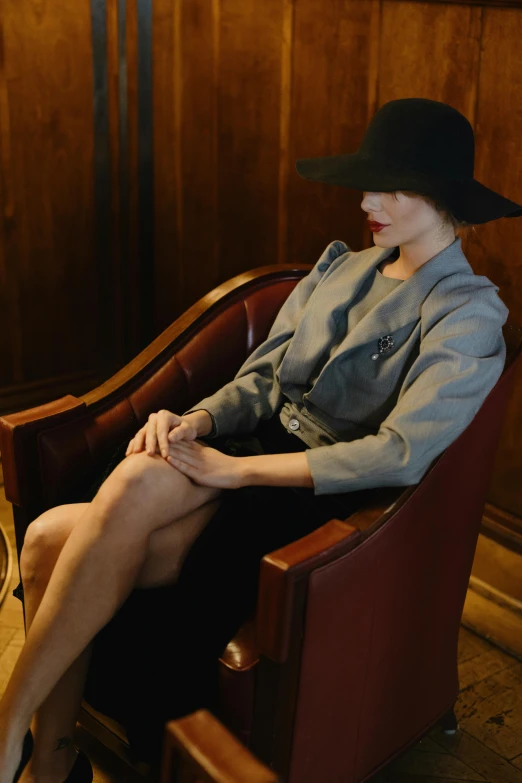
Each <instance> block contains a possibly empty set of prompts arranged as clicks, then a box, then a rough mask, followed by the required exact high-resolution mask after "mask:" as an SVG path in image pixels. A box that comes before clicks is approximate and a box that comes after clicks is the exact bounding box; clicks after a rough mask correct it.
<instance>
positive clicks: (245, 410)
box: [183, 241, 352, 438]
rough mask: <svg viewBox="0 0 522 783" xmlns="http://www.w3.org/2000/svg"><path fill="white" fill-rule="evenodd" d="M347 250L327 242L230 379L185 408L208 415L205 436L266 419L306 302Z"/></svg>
mask: <svg viewBox="0 0 522 783" xmlns="http://www.w3.org/2000/svg"><path fill="white" fill-rule="evenodd" d="M347 252H352V251H349V249H348V247H347V246H346V245H345V244H344V242H339V241H336V242H331V243H330V244H329V245H328V247H327V248H326V249H325V250H324V252H323V253H322V255H321V257H320V258H319V260H318V261H317V263H316V264H315V266H314V267H313V268H312V269H311V270H310V272H309V274H308V275H306V277H303V278H302V280H300V281H299V282H298V283H297V285H296V286H295V287H294V288H293V290H292V291H291V293H290V295H289V296H288V298H287V299H286V301H285V302H284V304H283V306H282V307H281V309H280V310H279V312H278V314H277V316H276V318H275V320H274V322H273V324H272V327H271V329H270V331H269V333H268V337H267V339H266V340H265V341H264V342H263V343H261V345H259V346H258V347H257V348H256V349H255V350H254V351H253V352H252V353H251V354H250V356H249V357H248V358H247V359H246V361H245V362H244V363H243V364H242V366H241V367H240V368H239V370H238V372H237V373H236V375H235V377H234V379H233V380H232V381H230V383H227V384H226V385H225V386H223V387H222V388H221V389H219V390H218V391H217V392H215V394H213V395H211V396H210V397H205V398H204V399H202V400H200V402H199V403H198V404H197V405H194V407H192V408H190V409H189V410H187V411H185V413H184V414H183V415H184V416H185V415H186V414H187V413H191V412H192V411H196V410H201V409H203V410H206V411H207V412H208V413H209V414H210V415H211V417H212V421H213V429H212V431H211V432H210V433H209V434H208V435H207V436H206V437H207V438H208V437H210V438H213V437H217V436H218V435H228V434H233V433H236V432H252V431H253V430H254V429H255V427H256V425H257V422H258V421H259V420H260V419H268V418H270V417H271V416H273V414H274V413H275V411H276V410H278V408H279V407H280V406H281V405H282V403H283V402H284V400H285V397H284V395H283V394H282V392H281V389H280V387H279V384H278V382H277V379H276V377H275V373H276V370H277V368H278V366H279V364H280V363H281V361H282V359H283V356H284V355H285V353H286V350H287V348H288V345H289V343H290V340H291V339H292V335H293V334H294V331H295V328H296V326H297V324H298V323H299V320H300V318H301V317H302V315H303V313H304V310H305V307H306V304H307V302H308V300H309V299H310V297H311V296H312V294H313V292H314V290H315V289H316V287H317V286H318V285H319V283H320V282H321V280H322V278H323V275H324V274H325V272H326V270H327V269H328V268H329V267H330V265H331V264H332V262H333V261H334V260H335V259H336V258H338V257H339V256H340V255H342V254H346V253H347Z"/></svg>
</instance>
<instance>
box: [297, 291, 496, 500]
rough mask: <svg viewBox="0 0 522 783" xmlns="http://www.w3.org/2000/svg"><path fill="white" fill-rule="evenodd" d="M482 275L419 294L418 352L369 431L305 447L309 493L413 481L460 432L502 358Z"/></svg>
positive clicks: (493, 299) (492, 299)
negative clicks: (353, 437)
mask: <svg viewBox="0 0 522 783" xmlns="http://www.w3.org/2000/svg"><path fill="white" fill-rule="evenodd" d="M482 279H483V280H485V281H486V282H485V283H484V284H483V285H482V286H481V287H479V288H478V289H477V285H476V283H475V284H467V285H465V286H462V287H459V288H458V289H457V291H455V290H453V291H451V290H448V289H449V287H450V285H451V282H448V278H445V279H443V280H442V281H441V282H440V283H439V284H438V285H437V286H436V287H435V289H434V290H433V291H432V292H431V293H430V295H429V296H428V297H427V298H426V300H425V302H424V303H423V306H422V312H421V341H420V347H419V355H418V357H417V358H416V360H415V361H414V363H413V364H412V366H411V367H410V370H409V372H408V374H407V375H406V377H405V379H404V382H403V385H402V387H401V389H400V392H399V395H398V398H397V403H396V405H395V407H394V408H393V409H392V411H391V412H390V413H389V415H388V416H387V417H386V418H385V419H384V420H383V421H382V423H381V425H380V428H379V430H378V432H377V433H376V434H375V435H367V436H365V437H363V438H360V439H358V440H354V441H350V442H346V441H344V442H338V443H334V444H333V445H329V446H319V447H316V448H313V449H307V450H306V452H305V454H306V457H307V461H308V466H309V469H310V472H311V474H312V479H313V482H314V493H315V495H324V494H331V493H337V492H350V491H354V490H358V489H365V488H368V487H383V486H403V485H404V486H406V485H410V484H416V483H418V482H419V481H420V479H421V478H422V476H423V475H424V473H425V472H426V471H427V469H428V467H429V466H430V464H431V463H432V461H433V460H434V459H435V458H436V457H437V456H438V455H439V454H441V453H442V451H444V449H446V448H447V447H448V446H449V445H450V444H451V443H452V442H453V441H454V440H456V439H457V437H458V436H459V435H460V434H461V432H463V431H464V430H465V428H466V427H467V426H468V424H469V423H470V422H471V420H472V419H473V418H474V416H475V414H476V413H477V412H478V410H479V408H480V407H481V405H482V403H483V402H484V400H485V398H486V397H487V395H488V394H489V392H490V391H491V390H492V388H493V387H494V385H495V383H496V382H497V380H498V379H499V377H500V375H501V374H502V370H503V368H504V363H505V358H506V344H505V341H504V337H503V334H502V326H503V324H504V323H505V321H506V319H507V316H508V313H509V311H508V309H507V307H506V306H505V304H504V303H503V302H502V300H501V299H500V297H499V296H497V293H496V292H497V291H498V287H496V286H493V285H492V284H491V282H490V281H488V280H487V278H482Z"/></svg>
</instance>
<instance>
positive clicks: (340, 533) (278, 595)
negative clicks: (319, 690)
mask: <svg viewBox="0 0 522 783" xmlns="http://www.w3.org/2000/svg"><path fill="white" fill-rule="evenodd" d="M411 490H412V488H411V487H386V488H384V489H380V488H379V489H376V490H373V492H368V491H366V490H365V491H364V495H362V496H361V502H363V500H362V498H364V503H365V504H366V507H364V508H361V509H359V510H358V511H356V512H355V513H354V514H352V515H351V516H350V517H348V518H347V519H346V520H344V521H343V520H339V519H331V520H330V521H329V522H326V524H324V525H322V526H321V527H319V528H317V529H316V530H313V531H312V532H311V533H309V534H308V535H306V536H303V538H300V539H298V540H297V541H293V542H292V543H290V544H287V545H286V546H284V547H282V548H281V549H277V550H275V551H274V552H270V553H269V554H267V555H265V556H264V557H263V559H262V561H261V571H260V582H259V594H258V605H257V615H256V640H257V645H258V647H259V651H260V653H261V654H263V655H265V656H266V657H268V658H270V659H271V660H273V661H275V662H278V663H283V662H284V661H285V660H286V659H287V657H288V654H289V645H290V636H291V633H292V628H293V623H292V618H293V617H295V616H296V614H298V613H299V612H300V611H301V610H302V609H303V608H304V602H305V598H306V586H307V581H308V577H309V575H310V574H311V572H312V571H313V570H315V569H316V568H319V567H320V566H324V565H326V564H327V563H330V562H332V561H334V560H337V559H338V558H339V557H341V556H342V555H345V554H346V553H347V552H350V551H351V550H353V549H355V548H356V547H358V546H359V544H361V543H362V542H363V541H364V540H365V539H366V538H367V537H368V536H369V535H370V534H371V533H372V532H374V531H375V529H376V528H377V527H379V526H380V525H382V524H383V523H384V522H385V521H386V519H388V517H389V516H390V515H391V513H392V512H394V511H395V510H396V509H397V508H398V506H399V505H402V503H403V502H404V500H405V498H406V497H407V496H409V494H410V493H411Z"/></svg>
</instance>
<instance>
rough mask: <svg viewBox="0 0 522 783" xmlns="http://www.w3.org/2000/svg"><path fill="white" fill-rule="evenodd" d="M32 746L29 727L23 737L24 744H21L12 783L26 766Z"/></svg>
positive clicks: (15, 782) (14, 782)
mask: <svg viewBox="0 0 522 783" xmlns="http://www.w3.org/2000/svg"><path fill="white" fill-rule="evenodd" d="M33 748H34V741H33V735H32V734H31V729H29V730H28V731H27V734H26V735H25V737H24V744H23V746H22V758H21V759H20V763H19V765H18V769H17V770H16V772H15V776H14V778H13V783H17V781H18V780H19V778H20V775H21V774H22V772H23V771H24V769H25V768H26V766H27V764H28V762H29V759H30V758H31V756H32V755H33Z"/></svg>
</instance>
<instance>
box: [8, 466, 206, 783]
mask: <svg viewBox="0 0 522 783" xmlns="http://www.w3.org/2000/svg"><path fill="white" fill-rule="evenodd" d="M220 494H221V490H219V489H215V488H211V487H202V486H199V485H196V484H194V482H192V481H191V480H190V479H189V478H188V477H187V476H185V475H183V474H182V473H180V472H179V471H177V470H176V469H175V468H173V467H172V466H171V465H169V464H168V463H167V462H166V461H165V460H164V459H163V458H162V457H160V456H159V455H153V456H150V455H147V454H145V453H144V452H140V453H136V454H131V455H129V457H127V458H126V459H125V460H123V462H121V463H120V464H119V465H117V467H116V468H115V469H114V471H113V472H112V473H111V475H110V476H109V477H108V479H107V480H106V481H105V482H104V484H103V485H102V486H101V488H100V490H99V491H98V494H97V495H96V497H95V498H94V500H93V501H92V502H91V503H86V504H70V505H66V506H58V507H56V508H54V509H50V510H49V511H48V512H46V513H45V514H43V515H42V516H41V517H39V518H38V519H37V520H35V521H34V522H33V523H32V524H31V525H30V527H29V529H28V532H27V537H26V542H25V544H24V549H23V552H22V559H21V570H22V577H23V582H24V593H25V596H26V611H27V625H28V633H27V638H26V643H25V645H24V648H23V650H22V652H21V654H20V657H19V659H18V661H17V664H16V666H15V669H14V671H13V674H12V676H11V679H10V681H9V684H8V686H7V690H6V692H5V695H4V698H3V699H2V702H1V703H0V780H2V781H4V780H5V781H6V783H7V781H11V780H12V778H13V775H14V772H15V770H16V767H17V765H18V763H19V759H20V754H21V747H22V740H23V736H24V734H25V732H26V730H27V728H28V727H29V724H30V723H31V719H32V718H33V715H34V716H35V717H34V719H33V720H34V722H33V728H34V730H35V751H34V755H33V761H32V763H31V768H30V769H28V770H27V772H26V773H24V775H25V778H22V780H27V781H33V780H34V781H40V780H41V781H42V782H43V781H45V782H46V783H54V781H56V783H61V781H63V780H64V779H65V777H66V776H67V774H68V771H69V769H70V766H71V765H72V763H73V760H74V752H73V750H72V748H71V747H69V741H68V738H70V736H71V735H72V732H73V730H74V724H75V721H76V716H77V712H78V708H79V704H80V700H81V696H82V692H83V685H84V680H85V674H86V671H87V666H88V662H89V655H90V642H91V641H92V639H93V637H94V636H95V635H96V633H97V632H98V631H99V630H100V629H101V628H102V627H103V626H104V625H105V624H106V623H107V622H108V621H109V620H110V619H111V617H112V616H113V615H114V614H115V612H116V611H117V610H118V608H119V607H120V606H121V604H122V603H123V602H124V601H125V599H126V598H127V597H128V595H129V593H130V592H131V591H132V589H133V588H134V587H153V586H154V587H155V586H159V585H162V584H169V583H171V582H173V581H175V580H176V578H177V574H178V573H179V569H180V567H181V564H182V562H183V559H184V556H185V555H186V553H187V552H188V549H189V548H190V545H191V544H192V542H193V541H194V540H195V538H196V537H197V535H198V534H199V533H200V532H201V530H202V529H203V527H204V526H205V525H206V524H207V523H208V521H209V520H210V518H211V517H212V516H213V514H214V513H215V512H216V510H217V508H218V507H219V505H220V503H221V500H220V497H219V496H220ZM35 713H36V715H35ZM59 747H63V748H64V751H65V752H63V753H55V752H54V751H55V750H56V749H58V748H59Z"/></svg>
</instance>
